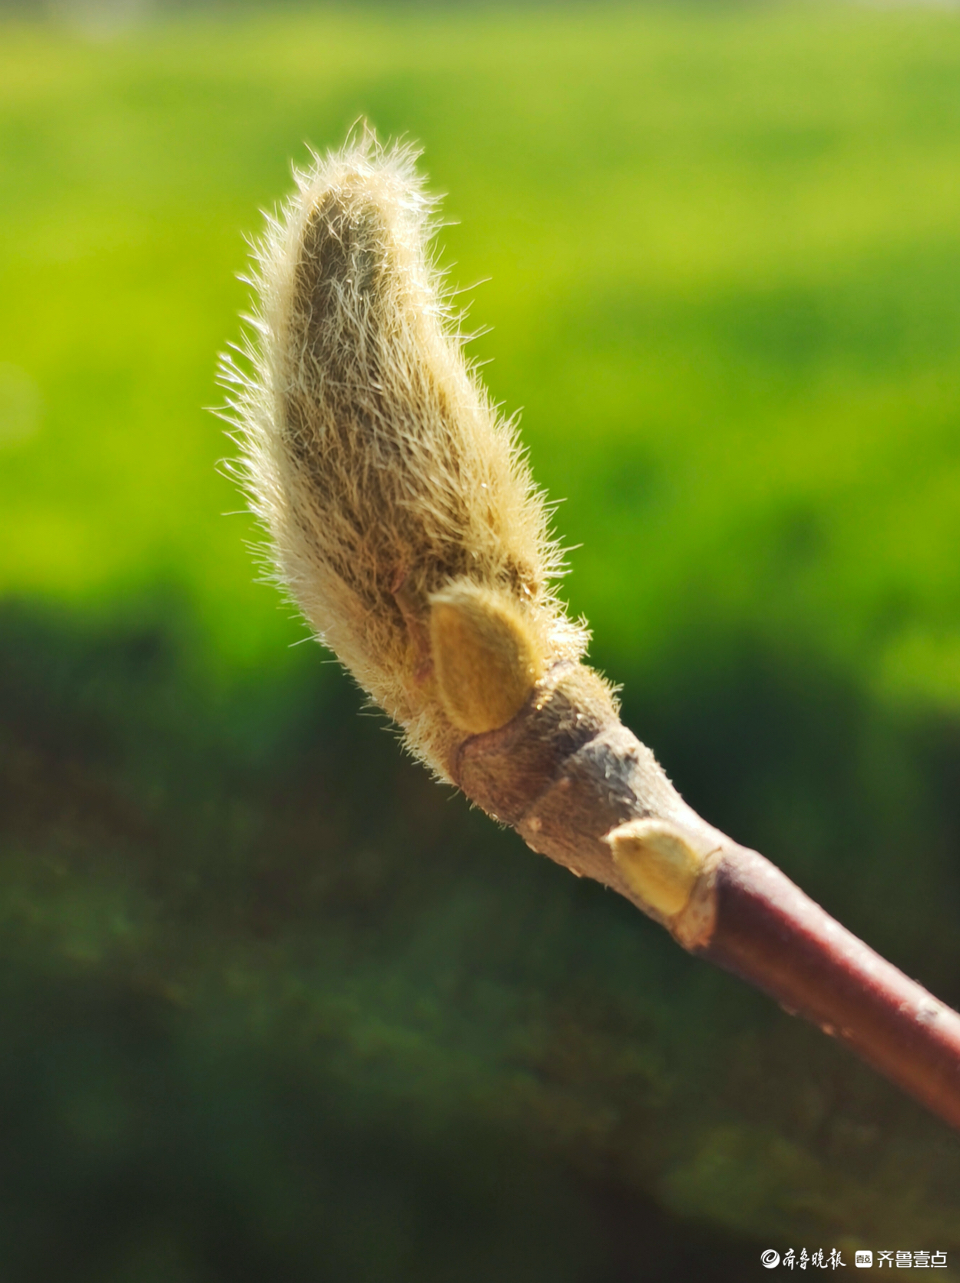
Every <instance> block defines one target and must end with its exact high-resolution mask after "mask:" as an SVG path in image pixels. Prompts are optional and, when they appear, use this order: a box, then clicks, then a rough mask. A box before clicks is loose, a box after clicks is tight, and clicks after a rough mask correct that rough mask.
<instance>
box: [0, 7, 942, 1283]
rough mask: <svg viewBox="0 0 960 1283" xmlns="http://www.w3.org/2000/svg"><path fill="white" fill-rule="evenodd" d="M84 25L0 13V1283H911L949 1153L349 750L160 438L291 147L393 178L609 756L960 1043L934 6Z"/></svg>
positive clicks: (355, 731) (929, 1127) (694, 971)
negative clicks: (558, 552) (403, 185)
mask: <svg viewBox="0 0 960 1283" xmlns="http://www.w3.org/2000/svg"><path fill="white" fill-rule="evenodd" d="M91 13H92V11H91V10H85V9H79V8H72V9H70V10H69V11H65V15H66V16H64V14H63V13H61V17H60V19H59V20H58V21H56V22H48V23H39V22H37V23H30V22H27V21H24V20H23V19H22V18H15V17H13V16H8V17H7V18H5V19H0V191H2V193H3V196H2V200H0V299H2V307H0V523H2V526H0V532H2V535H0V592H2V594H3V602H2V605H0V609H2V624H3V626H2V629H0V647H2V649H3V652H4V663H3V668H2V678H0V684H2V689H3V705H2V738H0V751H2V761H0V769H2V774H0V788H2V793H3V799H4V802H5V810H4V815H5V818H4V820H3V831H2V834H0V841H2V857H3V858H2V865H0V918H2V923H3V928H2V932H0V950H2V951H3V952H4V953H5V954H6V955H7V960H8V962H9V963H10V964H11V965H10V966H9V967H8V969H7V979H5V980H4V982H3V989H2V994H0V1024H2V1026H3V1030H4V1040H5V1042H6V1044H7V1047H8V1051H9V1054H8V1055H7V1056H6V1057H5V1058H4V1060H3V1062H2V1064H3V1067H2V1068H0V1076H2V1077H4V1078H5V1084H4V1091H3V1093H2V1098H3V1101H4V1103H3V1105H2V1106H0V1112H2V1113H5V1115H6V1116H7V1122H8V1126H9V1129H10V1130H9V1134H10V1135H11V1136H12V1137H13V1139H12V1141H11V1144H10V1146H9V1147H8V1152H7V1155H6V1157H5V1158H4V1159H3V1160H0V1169H3V1168H5V1170H4V1171H3V1172H2V1176H3V1179H4V1180H5V1181H7V1182H8V1183H9V1187H10V1190H9V1197H7V1198H6V1199H5V1203H4V1207H3V1208H2V1209H0V1257H2V1255H3V1254H5V1255H6V1259H7V1268H6V1270H5V1271H4V1277H9V1278H18V1279H19V1278H21V1277H22V1278H24V1279H28V1278H31V1279H32V1278H37V1279H41V1278H42V1279H44V1280H48V1279H50V1278H53V1277H56V1278H58V1279H74V1278H76V1279H78V1280H79V1279H83V1280H87V1279H90V1280H97V1281H98V1283H99V1281H100V1280H109V1281H110V1283H113V1281H114V1280H116V1283H121V1281H124V1283H125V1281H126V1280H136V1283H152V1281H153V1280H163V1281H164V1283H186V1281H187V1280H190V1281H191V1283H192V1281H193V1280H214V1279H216V1280H220V1279H224V1280H227V1279H229V1280H231V1283H237V1281H238V1280H244V1279H246V1278H250V1279H254V1278H256V1279H263V1278H266V1277H270V1278H272V1279H278V1280H286V1279H290V1280H300V1279H311V1280H313V1279H321V1278H322V1279H326V1278H330V1279H332V1280H353V1279H358V1280H360V1279H363V1280H366V1279H371V1280H390V1279H394V1278H396V1279H407V1278H410V1279H413V1278H417V1279H434V1278H436V1279H438V1280H441V1279H443V1280H445V1279H452V1278H456V1279H458V1280H459V1279H464V1280H474V1279H477V1280H481V1279H484V1280H485V1279H491V1278H494V1277H496V1278H498V1279H514V1278H516V1279H518V1280H521V1279H522V1280H533V1279H539V1278H546V1277H551V1278H554V1279H557V1280H561V1281H562V1280H566V1279H570V1280H578V1281H580V1280H583V1281H584V1283H587V1281H588V1280H589V1281H591V1283H593V1281H597V1283H606V1281H607V1280H611V1281H612V1280H620V1279H624V1280H626V1279H634V1278H641V1277H651V1278H653V1277H662V1278H668V1277H677V1278H681V1277H691V1276H693V1274H694V1273H696V1276H697V1277H718V1278H719V1277H732V1278H746V1277H752V1275H753V1272H754V1271H755V1270H759V1267H758V1266H757V1264H756V1257H757V1251H758V1249H759V1247H762V1246H771V1245H772V1246H777V1247H779V1248H780V1249H781V1250H783V1249H784V1248H785V1247H787V1246H790V1245H791V1244H792V1245H793V1246H794V1247H795V1248H797V1249H798V1250H799V1248H800V1247H801V1246H803V1245H805V1246H806V1247H807V1248H808V1250H811V1251H812V1250H814V1249H816V1248H817V1247H823V1248H826V1249H828V1250H829V1248H830V1247H832V1246H844V1247H845V1248H846V1249H847V1250H848V1251H850V1252H852V1249H853V1247H854V1246H857V1245H860V1246H867V1247H873V1248H874V1249H878V1248H881V1247H883V1248H886V1247H894V1248H908V1249H922V1248H928V1249H931V1250H935V1249H937V1248H938V1247H939V1248H944V1249H948V1248H949V1249H950V1250H952V1252H953V1253H954V1258H953V1263H954V1265H955V1266H957V1265H958V1263H960V1230H958V1228H957V1227H958V1225H960V1196H958V1194H957V1190H958V1189H960V1146H958V1145H957V1142H956V1141H955V1139H954V1138H953V1137H952V1136H951V1135H949V1134H948V1133H946V1132H945V1130H944V1129H943V1128H941V1127H940V1126H939V1125H937V1124H935V1123H933V1122H932V1121H931V1120H928V1119H927V1118H926V1117H925V1116H924V1115H923V1114H922V1112H921V1111H920V1110H919V1108H916V1107H914V1106H913V1105H912V1104H910V1103H908V1102H904V1101H902V1100H901V1099H900V1098H899V1097H898V1095H897V1094H896V1093H895V1092H894V1091H893V1089H892V1088H887V1087H886V1086H885V1085H883V1084H880V1083H878V1082H877V1081H876V1080H875V1079H874V1078H873V1076H872V1075H870V1074H869V1073H868V1072H867V1071H866V1070H861V1069H860V1068H859V1067H858V1066H856V1065H854V1064H853V1063H852V1062H851V1061H850V1060H849V1058H848V1057H846V1056H845V1054H844V1053H842V1052H841V1051H839V1050H837V1049H836V1048H834V1047H833V1046H832V1045H831V1044H830V1043H828V1042H827V1041H826V1040H824V1039H822V1038H821V1037H820V1035H819V1034H817V1033H816V1032H815V1031H807V1030H805V1029H800V1028H799V1027H794V1024H793V1023H792V1022H791V1021H789V1019H788V1018H787V1017H786V1016H785V1015H783V1014H782V1013H779V1012H778V1011H777V1010H776V1009H775V1008H773V1006H772V1004H768V1003H767V1002H766V1001H765V1000H764V999H761V998H759V997H757V996H755V995H752V994H748V993H746V992H745V991H744V990H743V989H742V988H741V987H740V986H738V985H737V984H736V982H734V981H732V980H729V979H728V978H726V977H723V976H721V975H716V974H714V973H711V972H707V971H706V969H704V968H702V967H701V965H700V964H697V963H694V962H692V961H691V960H688V959H686V958H684V957H683V956H682V955H679V953H678V951H676V950H675V949H674V947H673V946H671V945H670V944H669V942H668V941H665V940H662V939H661V938H660V937H659V936H658V935H656V933H655V931H654V929H653V928H652V927H650V925H649V924H647V923H645V922H644V921H643V920H642V919H639V918H637V917H636V915H635V914H633V913H632V911H631V910H629V908H628V907H627V906H621V905H618V904H614V903H612V897H609V896H607V895H605V894H604V893H603V892H601V891H600V890H599V889H598V888H587V887H583V886H580V885H574V884H572V882H571V880H570V879H568V878H565V875H564V874H563V873H562V872H561V871H559V870H555V869H553V868H548V867H546V865H545V864H544V863H543V862H541V861H539V860H537V859H536V858H535V857H533V856H531V855H530V854H529V853H528V852H525V851H524V849H523V848H522V847H521V845H520V844H519V843H518V842H517V841H516V840H515V839H513V838H511V837H510V836H509V835H506V834H502V833H498V832H497V831H496V830H495V829H493V827H492V826H490V825H489V824H487V822H486V821H484V820H483V818H482V817H480V816H477V815H471V814H470V813H468V812H467V811H466V808H465V807H463V806H462V805H460V803H459V802H457V801H450V800H448V799H446V798H445V797H444V795H443V794H442V793H441V792H439V791H438V790H436V789H435V788H434V787H433V786H431V785H430V784H429V782H427V781H426V780H425V779H423V778H421V773H419V772H418V771H417V770H416V769H415V768H413V767H411V766H409V765H408V764H406V763H404V762H403V761H402V760H401V759H400V757H399V753H398V752H397V750H396V748H395V746H394V745H392V744H391V742H390V740H389V737H386V736H384V735H383V733H382V730H380V729H379V728H378V726H377V725H376V722H375V721H372V720H370V719H366V720H364V719H358V718H357V717H356V711H357V703H358V701H357V699H356V697H355V695H354V694H353V693H352V692H351V691H350V690H349V688H348V686H347V685H346V683H345V682H344V681H343V679H341V678H340V676H339V675H338V674H337V672H336V670H335V669H334V668H333V667H332V666H326V667H325V666H323V664H322V656H321V654H320V652H319V651H317V650H316V648H315V647H312V646H309V645H307V646H296V645H294V644H293V643H295V642H297V641H298V640H300V639H302V638H303V637H304V635H305V633H304V629H303V627H302V626H301V625H300V624H299V623H297V622H296V621H295V620H293V619H291V617H290V614H291V612H290V610H289V609H288V608H285V607H283V606H282V605H279V604H278V600H277V597H276V594H275V592H274V591H273V590H272V589H271V588H269V587H267V586H263V585H257V584H254V583H253V572H252V563H251V559H250V555H249V552H248V549H247V547H246V546H245V544H246V543H247V542H248V541H249V540H250V539H252V538H253V537H254V531H253V530H252V527H251V524H250V522H249V521H248V519H247V518H246V517H244V516H243V515H240V514H238V515H231V516H224V515H223V514H224V513H226V512H231V511H233V512H236V510H237V509H238V508H239V507H240V506H241V504H240V502H239V500H238V497H237V495H236V494H235V493H234V492H233V490H232V489H231V486H230V484H229V483H228V482H227V481H226V480H224V479H223V478H222V477H221V476H220V475H218V472H217V469H216V464H217V460H218V459H219V458H220V457H221V456H223V455H224V454H226V453H228V452H229V451H230V449H231V447H230V445H229V443H228V442H227V441H226V440H225V438H224V436H223V429H222V425H221V424H220V423H218V421H217V420H216V419H215V418H214V417H213V415H211V414H210V413H209V411H208V407H211V406H216V405H218V404H220V403H221V402H222V399H223V394H222V393H221V392H220V391H219V390H218V389H217V388H216V386H215V382H214V369H215V359H216V353H217V351H218V350H220V349H222V348H223V347H224V345H225V344H226V343H227V342H228V341H231V340H235V339H236V338H237V337H238V335H239V332H240V325H239V322H238V320H237V314H238V313H239V312H240V311H242V309H243V308H244V306H245V305H246V302H247V290H246V287H245V286H244V285H243V284H242V283H241V282H239V281H238V280H237V279H236V274H237V273H238V272H242V271H243V269H244V263H245V256H246V248H245V244H244V237H245V235H248V234H250V233H255V232H256V231H257V228H258V222H259V216H258V213H257V210H258V208H269V207H272V206H273V204H274V203H275V202H276V201H277V200H278V199H279V198H281V197H282V196H283V195H284V194H285V192H286V191H287V189H288V187H289V185H290V178H289V163H290V160H291V158H292V159H293V160H295V161H298V162H303V161H304V160H305V159H306V158H307V145H308V144H310V145H313V146H315V147H317V148H320V149H323V148H325V147H327V146H330V145H335V144H337V143H338V142H339V141H340V140H341V139H342V138H343V136H344V134H345V132H346V130H347V128H348V127H349V126H350V125H351V123H353V122H354V121H355V120H356V119H357V118H358V117H360V116H361V115H362V116H366V117H367V118H368V119H369V120H370V121H371V122H372V123H373V124H374V125H375V126H376V127H377V129H378V130H379V131H380V133H381V134H382V135H383V136H385V137H386V136H394V135H406V136H409V137H412V138H414V139H416V140H418V141H419V142H420V143H422V145H423V146H424V149H425V154H424V160H423V165H424V167H425V169H426V171H427V172H428V173H429V175H430V180H431V184H432V186H433V188H434V189H435V190H440V191H444V192H447V193H449V195H448V197H447V199H446V201H445V205H444V210H445V214H446V216H447V217H448V218H449V219H451V220H453V221H452V222H451V223H450V225H448V226H446V227H444V229H443V230H442V232H441V235H440V247H441V253H442V261H443V262H444V263H445V264H446V265H447V266H448V267H449V274H450V275H449V279H450V281H451V282H452V283H453V284H454V285H456V286H458V287H464V288H465V289H466V293H465V294H464V295H463V296H462V297H463V300H464V302H466V303H468V304H469V307H470V323H471V325H473V326H474V327H475V328H476V329H477V330H479V331H482V334H481V336H480V337H479V338H477V339H476V340H475V341H474V343H473V344H472V346H471V351H472V352H473V353H474V354H475V355H476V356H477V357H478V358H479V359H480V360H482V361H484V362H489V363H487V364H485V365H484V367H483V375H484V378H485V379H486V381H487V382H488V384H489V386H490V387H491V389H492V391H493V394H494V396H495V397H496V399H497V400H498V401H500V402H502V403H503V404H504V406H505V407H506V409H507V410H508V411H513V410H514V409H516V408H517V407H519V406H522V407H523V418H522V431H523V437H524V440H525V442H526V443H527V445H528V446H529V451H530V457H531V461H532V465H533V469H534V472H535V475H536V477H537V479H538V481H540V482H541V483H542V484H543V485H544V486H546V488H547V489H548V490H549V492H550V494H551V496H553V497H555V498H562V499H563V500H564V502H563V503H562V504H561V505H560V507H559V508H558V511H557V517H556V524H557V528H558V530H559V531H560V533H561V535H562V537H563V539H564V540H565V541H566V543H567V544H568V545H570V546H571V547H572V548H573V551H572V552H571V554H570V557H569V561H570V566H571V575H570V577H569V579H568V580H566V581H565V584H564V591H565V593H566V595H567V596H568V598H569V601H570V603H571V606H572V608H573V610H574V611H575V612H578V613H579V612H581V611H582V612H585V613H586V614H587V615H588V617H589V618H590V621H591V624H592V625H593V628H594V633H595V644H594V647H593V656H594V659H595V662H597V663H598V664H599V665H600V666H601V667H603V668H604V669H605V671H606V672H608V673H609V674H610V675H611V676H612V677H614V678H615V679H616V680H617V681H622V682H623V683H624V684H625V695H624V698H625V711H626V718H627V720H628V721H629V722H630V724H631V725H632V726H633V727H634V729H635V730H637V732H638V733H639V734H640V735H641V737H642V738H644V739H646V740H647V741H648V742H649V743H651V745H652V746H653V747H654V748H655V749H656V750H657V752H658V753H659V755H660V756H661V759H662V760H663V761H664V764H665V765H666V767H667V769H668V771H670V773H671V774H672V775H673V776H674V778H675V779H676V780H677V782H678V784H679V785H680V787H681V788H682V789H683V791H684V793H685V795H686V796H687V797H688V798H689V800H690V801H691V802H692V803H693V804H694V805H695V806H697V807H698V809H700V810H702V811H703V813H704V814H705V815H706V817H707V818H708V819H710V820H712V821H714V822H716V823H718V824H720V825H721V826H724V827H726V828H728V829H729V830H730V831H731V832H732V833H733V834H734V836H736V837H738V838H739V839H741V840H743V841H745V842H748V843H751V844H754V845H757V846H759V847H760V849H762V850H764V851H765V852H766V853H767V854H769V855H770V856H771V857H773V858H774V859H776V860H777V861H778V862H780V863H781V864H782V865H783V867H785V868H786V869H787V871H788V872H789V873H791V875H793V876H795V877H796V878H797V879H798V880H799V881H800V882H801V884H802V885H804V886H805V887H806V889H808V890H810V891H811V893H813V894H815V895H816V896H817V897H818V898H820V899H821V900H822V901H823V902H824V903H826V904H827V906H828V907H829V908H830V909H831V910H832V911H833V912H836V913H837V914H838V915H839V916H841V917H842V918H843V919H844V920H845V921H847V922H848V924H849V925H851V926H852V927H853V928H854V929H856V930H858V931H860V932H862V933H863V934H864V935H865V937H866V938H867V939H868V940H869V941H870V942H871V943H873V944H874V945H876V946H878V947H880V948H881V949H883V950H884V951H885V952H886V953H887V954H888V955H889V956H891V957H892V958H893V959H894V960H895V961H896V962H897V963H898V964H899V965H901V966H903V967H904V968H905V969H906V970H908V971H910V972H911V974H916V975H918V976H920V977H921V978H922V979H923V980H924V981H925V982H926V983H928V984H929V985H931V987H933V988H934V989H935V990H936V991H937V992H938V993H940V994H941V995H942V996H943V997H944V998H947V999H948V1000H951V1001H953V1002H954V1003H957V1002H960V966H958V957H960V952H958V943H957V941H958V927H960V860H958V841H960V793H958V786H960V556H958V550H960V364H958V359H957V358H958V354H960V15H957V14H956V13H954V12H952V11H948V10H939V9H927V8H916V9H914V8H907V7H905V8H891V9H888V10H874V9H867V8H862V9H861V8H856V7H852V6H850V7H847V6H839V5H838V6H826V5H824V6H813V5H805V6H797V5H787V6H775V7H766V6H731V7H727V6H723V7H717V8H714V7H708V6H689V7H675V8H659V7H637V6H633V7H626V6H621V7H612V6H606V5H602V6H590V7H585V6H584V7H569V8H557V9H551V8H537V9H533V8H530V9H525V8H506V7H503V8H499V7H496V8H484V9H467V8H454V9H444V8H436V9H429V10H424V9H417V8H393V9H383V10H363V11H357V12H348V11H347V10H345V9H309V8H298V9H289V10H282V9H281V10H271V11H269V12H258V11H256V10H239V11H229V10H210V11H198V12H197V13H194V14H190V13H178V14H174V15H167V16H155V17H154V18H152V19H150V20H149V21H144V22H141V23H137V24H132V25H129V26H125V25H123V24H119V25H114V26H112V27H111V26H110V25H109V24H108V25H104V24H103V22H102V21H100V20H99V19H98V20H96V21H94V20H93V18H91ZM101 17H102V14H101ZM478 282H483V283H480V284H478ZM881 1239H883V1241H882V1242H881ZM947 1274H948V1275H949V1276H950V1277H954V1276H955V1275H954V1271H953V1270H950V1271H947ZM957 1274H958V1275H960V1270H958V1271H957Z"/></svg>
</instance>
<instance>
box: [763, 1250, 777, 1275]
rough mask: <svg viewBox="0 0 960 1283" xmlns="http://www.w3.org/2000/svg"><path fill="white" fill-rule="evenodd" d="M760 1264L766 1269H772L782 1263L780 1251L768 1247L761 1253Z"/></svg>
mask: <svg viewBox="0 0 960 1283" xmlns="http://www.w3.org/2000/svg"><path fill="white" fill-rule="evenodd" d="M760 1264H761V1265H762V1266H763V1267H764V1269H766V1270H772V1269H774V1268H775V1267H776V1266H778V1265H779V1264H780V1253H779V1252H775V1251H774V1250H773V1248H772V1247H768V1248H767V1250H766V1251H765V1252H761V1253H760Z"/></svg>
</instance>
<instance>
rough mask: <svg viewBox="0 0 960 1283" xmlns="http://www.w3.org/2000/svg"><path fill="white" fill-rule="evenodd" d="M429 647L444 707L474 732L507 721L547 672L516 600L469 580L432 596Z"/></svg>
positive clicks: (452, 718) (454, 720)
mask: <svg viewBox="0 0 960 1283" xmlns="http://www.w3.org/2000/svg"><path fill="white" fill-rule="evenodd" d="M430 650H431V654H432V658H433V671H434V677H435V680H436V684H437V693H438V695H439V698H440V702H441V704H442V705H443V709H444V712H445V713H446V715H447V717H448V718H449V719H450V721H451V722H452V723H453V725H454V726H456V727H457V728H458V730H462V731H467V732H469V733H470V734H471V735H480V734H483V732H484V731H493V730H496V729H497V728H498V727H500V726H505V725H506V723H507V722H509V721H510V719H511V718H512V717H514V716H515V715H516V714H517V713H518V712H519V711H520V709H521V708H522V707H523V705H524V704H525V703H526V701H527V698H528V697H529V695H530V692H531V691H532V690H533V687H534V686H535V684H536V683H537V682H538V681H539V680H540V678H541V677H542V676H543V674H544V672H545V671H546V661H545V656H544V654H543V649H542V647H541V646H540V644H539V639H538V637H537V635H536V632H535V630H534V628H533V627H532V626H531V624H530V622H529V621H528V620H527V619H526V618H525V617H524V615H523V613H522V612H521V611H520V609H519V608H518V607H517V606H516V605H515V604H514V603H513V601H512V599H511V598H510V597H509V596H508V595H507V594H505V593H500V592H497V591H495V590H493V589H490V588H482V587H480V586H479V585H477V584H473V583H470V582H468V581H462V582H460V583H453V584H450V585H449V587H447V588H444V589H443V590H442V591H441V592H438V593H434V594H433V596H432V597H431V598H430Z"/></svg>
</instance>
